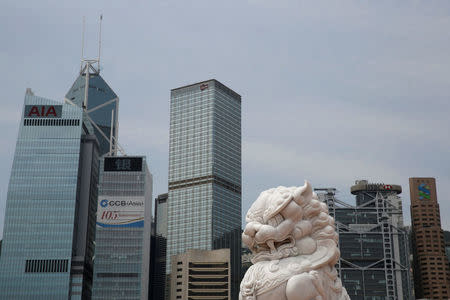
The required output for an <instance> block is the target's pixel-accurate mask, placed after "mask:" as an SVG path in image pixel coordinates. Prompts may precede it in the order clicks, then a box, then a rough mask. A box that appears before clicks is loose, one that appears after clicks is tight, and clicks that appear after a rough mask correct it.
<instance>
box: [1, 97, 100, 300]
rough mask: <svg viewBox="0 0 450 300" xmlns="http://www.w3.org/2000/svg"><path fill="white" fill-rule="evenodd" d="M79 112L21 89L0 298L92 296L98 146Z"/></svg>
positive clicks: (2, 260)
mask: <svg viewBox="0 0 450 300" xmlns="http://www.w3.org/2000/svg"><path fill="white" fill-rule="evenodd" d="M89 128H91V126H90V124H89V122H88V121H84V120H83V110H82V109H81V108H79V107H76V106H72V105H68V104H62V103H59V102H56V101H52V100H48V99H45V98H41V97H37V96H34V95H33V94H32V92H31V90H27V94H26V95H25V104H24V108H23V113H22V119H21V124H20V127H19V136H18V139H17V144H16V150H15V153H14V161H13V166H12V170H11V177H10V182H9V188H8V195H7V201H6V214H5V227H4V234H3V246H2V247H3V249H2V255H1V257H0V295H1V296H2V299H21V300H22V299H68V298H69V299H86V298H90V296H91V287H92V259H93V253H94V239H95V210H96V206H97V183H98V143H97V139H96V138H95V136H94V135H93V133H92V132H90V131H89Z"/></svg>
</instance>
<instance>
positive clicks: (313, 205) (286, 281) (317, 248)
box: [239, 181, 350, 300]
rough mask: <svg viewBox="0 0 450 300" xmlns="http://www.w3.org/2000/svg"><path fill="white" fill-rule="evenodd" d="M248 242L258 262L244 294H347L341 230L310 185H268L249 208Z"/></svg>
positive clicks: (261, 298)
mask: <svg viewBox="0 0 450 300" xmlns="http://www.w3.org/2000/svg"><path fill="white" fill-rule="evenodd" d="M246 222H247V225H246V226H245V230H244V233H243V234H242V240H243V242H244V243H245V244H246V245H247V246H248V247H249V248H250V250H251V251H252V253H253V255H254V256H253V258H252V263H253V265H252V266H251V267H250V268H249V269H248V271H247V273H245V276H244V279H243V280H242V282H241V292H240V294H239V299H241V300H275V299H276V300H332V299H333V300H334V299H336V300H347V299H350V298H349V296H348V295H347V291H346V290H345V288H344V287H343V286H342V283H341V280H340V279H339V277H338V274H337V271H336V268H335V264H336V262H337V261H338V260H339V255H340V253H339V249H338V248H337V241H338V235H337V233H336V231H335V228H334V219H333V218H332V217H330V215H329V214H328V208H327V206H326V205H325V203H322V202H320V201H319V200H318V198H317V195H316V194H315V193H314V192H313V190H312V188H311V185H310V184H309V183H308V182H307V181H306V182H305V185H304V186H302V187H289V188H288V187H283V186H280V187H277V188H274V189H270V190H267V191H264V192H262V193H261V194H260V196H259V197H258V199H256V201H255V202H254V203H253V205H252V206H251V207H250V209H249V210H248V212H247V216H246Z"/></svg>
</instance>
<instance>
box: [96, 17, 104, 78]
mask: <svg viewBox="0 0 450 300" xmlns="http://www.w3.org/2000/svg"><path fill="white" fill-rule="evenodd" d="M102 20H103V15H100V21H99V30H98V59H97V65H98V72H99V73H100V54H101V49H102Z"/></svg>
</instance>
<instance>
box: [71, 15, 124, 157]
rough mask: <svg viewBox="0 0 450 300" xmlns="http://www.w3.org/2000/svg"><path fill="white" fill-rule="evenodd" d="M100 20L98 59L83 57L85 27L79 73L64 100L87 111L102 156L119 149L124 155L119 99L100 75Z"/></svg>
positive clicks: (114, 152) (114, 153) (115, 152)
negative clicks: (120, 132) (119, 132)
mask: <svg viewBox="0 0 450 300" xmlns="http://www.w3.org/2000/svg"><path fill="white" fill-rule="evenodd" d="M101 21H102V16H100V25H99V26H100V30H99V45H98V57H97V58H96V59H85V57H84V28H83V39H82V40H83V41H82V44H83V45H82V48H81V68H80V73H79V75H78V77H77V79H76V80H75V82H74V83H73V85H72V87H71V88H70V90H69V91H68V92H67V94H66V96H65V98H64V101H65V102H66V103H69V104H72V105H76V106H78V107H82V108H83V109H84V110H85V112H86V117H87V118H88V119H89V121H90V122H91V124H92V126H93V127H94V133H95V136H96V137H97V140H98V142H99V144H100V151H99V152H100V156H108V155H112V156H114V155H116V154H117V151H118V150H119V151H121V152H122V153H123V150H122V149H121V148H120V146H119V144H118V142H117V138H118V131H119V121H118V117H119V97H118V96H117V95H116V93H115V92H114V91H113V90H112V89H111V87H110V86H109V85H108V84H107V83H106V81H105V80H104V79H103V78H102V76H100V52H101ZM83 23H84V22H83ZM83 27H84V26H83ZM123 154H124V153H123Z"/></svg>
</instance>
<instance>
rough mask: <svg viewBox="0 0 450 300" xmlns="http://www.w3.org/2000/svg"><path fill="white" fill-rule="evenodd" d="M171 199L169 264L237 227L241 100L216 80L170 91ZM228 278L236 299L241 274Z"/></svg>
mask: <svg viewBox="0 0 450 300" xmlns="http://www.w3.org/2000/svg"><path fill="white" fill-rule="evenodd" d="M169 199H170V201H169V205H168V241H167V266H170V257H171V256H173V255H177V254H180V253H184V252H185V251H186V250H188V249H201V250H213V249H214V241H215V240H218V239H221V238H222V237H223V236H224V235H226V234H229V233H230V232H233V231H235V230H239V229H240V228H241V97H240V95H238V94H237V93H236V92H234V91H232V90H231V89H229V88H228V87H226V86H224V85H223V84H221V83H220V82H218V81H217V80H214V79H213V80H208V81H204V82H199V83H196V84H192V85H188V86H184V87H180V88H176V89H173V90H172V91H171V101H170V141H169ZM230 236H233V234H230ZM230 244H233V245H236V247H235V249H234V248H233V249H231V252H232V254H231V255H232V256H235V253H238V255H237V256H238V257H240V243H235V242H230ZM239 260H240V259H239ZM233 263H238V262H233ZM237 268H240V262H239V265H238V266H237ZM232 269H233V270H234V269H235V268H234V267H232ZM167 272H168V273H170V268H167ZM231 276H232V289H231V290H232V295H231V297H232V299H237V295H238V291H239V279H240V278H239V277H240V275H239V273H237V274H234V273H233V272H232V275H231Z"/></svg>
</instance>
